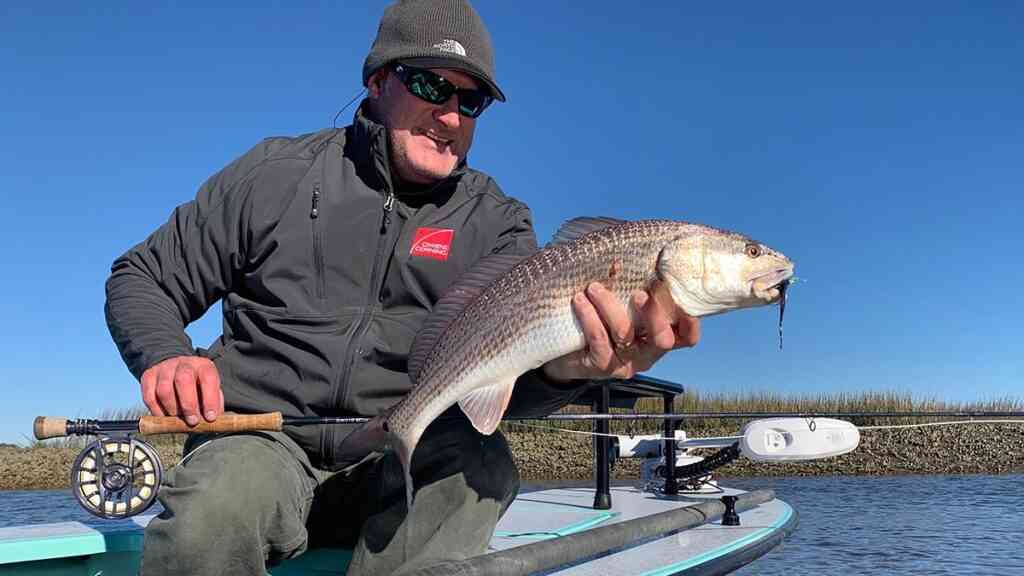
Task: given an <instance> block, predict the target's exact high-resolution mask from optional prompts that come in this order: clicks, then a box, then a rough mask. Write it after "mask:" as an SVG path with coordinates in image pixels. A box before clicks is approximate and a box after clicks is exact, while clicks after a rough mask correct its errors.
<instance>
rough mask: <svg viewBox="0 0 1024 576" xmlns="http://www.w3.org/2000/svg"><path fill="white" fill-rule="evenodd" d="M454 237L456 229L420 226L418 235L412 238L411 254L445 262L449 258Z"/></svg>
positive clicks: (417, 231)
mask: <svg viewBox="0 0 1024 576" xmlns="http://www.w3.org/2000/svg"><path fill="white" fill-rule="evenodd" d="M454 237H455V230H450V229H448V228H420V229H418V230H416V237H415V238H413V240H412V248H411V249H410V250H409V254H410V255H412V256H424V257H427V258H433V259H434V260H441V261H442V262H443V261H445V260H447V259H448V253H449V252H450V251H451V249H452V239H453V238H454Z"/></svg>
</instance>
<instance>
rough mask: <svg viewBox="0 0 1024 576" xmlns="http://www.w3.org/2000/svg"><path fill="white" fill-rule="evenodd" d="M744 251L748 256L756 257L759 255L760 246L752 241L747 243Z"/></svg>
mask: <svg viewBox="0 0 1024 576" xmlns="http://www.w3.org/2000/svg"><path fill="white" fill-rule="evenodd" d="M744 251H745V252H746V253H747V256H750V257H751V258H757V257H758V256H760V255H761V247H760V246H759V245H757V244H754V243H750V244H747V246H746V248H745V249H744Z"/></svg>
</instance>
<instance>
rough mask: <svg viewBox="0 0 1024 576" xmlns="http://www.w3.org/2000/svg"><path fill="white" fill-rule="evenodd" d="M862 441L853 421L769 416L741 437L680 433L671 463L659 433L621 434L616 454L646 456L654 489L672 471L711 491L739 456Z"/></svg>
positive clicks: (813, 451)
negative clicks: (699, 451) (701, 452)
mask: <svg viewBox="0 0 1024 576" xmlns="http://www.w3.org/2000/svg"><path fill="white" fill-rule="evenodd" d="M859 443H860V431H859V430H858V429H857V427H856V426H854V425H853V424H852V423H850V422H847V421H845V420H836V419H832V418H813V417H812V418H808V417H801V418H795V417H791V418H768V419H763V420H755V421H753V422H750V423H748V424H747V425H746V426H744V427H743V430H742V433H741V435H740V436H725V437H718V438H689V439H688V438H687V437H686V433H685V432H684V431H682V430H676V431H675V447H676V449H677V452H676V462H675V466H674V467H669V466H667V465H666V464H667V462H666V455H665V454H664V451H663V446H664V442H662V439H661V437H660V436H658V435H647V436H630V437H627V436H618V437H617V438H615V442H613V443H612V450H613V452H614V454H613V455H614V456H615V457H620V458H623V457H634V458H644V461H643V463H642V464H641V466H640V478H641V480H642V481H644V482H645V486H647V488H648V489H650V490H655V491H656V490H657V489H659V488H660V484H661V483H664V482H665V481H666V480H668V470H669V469H670V468H671V469H672V470H673V478H674V479H675V480H676V482H677V483H678V484H679V485H680V486H682V487H683V490H682V491H683V492H688V493H708V492H714V491H717V489H718V487H717V485H716V484H715V483H714V481H713V480H712V479H711V472H712V471H714V470H716V469H718V468H721V467H722V466H725V465H726V464H729V463H730V462H732V461H734V460H736V459H737V458H739V457H740V456H746V457H747V458H749V459H751V460H754V461H757V462H786V461H799V460H815V459H818V458H828V457H830V456H838V455H840V454H845V453H847V452H850V451H852V450H854V449H855V448H856V447H857V445H858V444H859ZM694 448H719V450H718V451H716V452H715V453H713V454H711V455H710V456H707V457H701V456H695V455H692V454H690V453H689V451H690V450H691V449H694Z"/></svg>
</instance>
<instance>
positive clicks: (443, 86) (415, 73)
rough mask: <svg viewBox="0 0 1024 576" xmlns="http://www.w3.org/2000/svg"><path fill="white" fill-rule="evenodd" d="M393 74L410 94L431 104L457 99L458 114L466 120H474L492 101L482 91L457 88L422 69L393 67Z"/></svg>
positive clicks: (400, 65) (442, 78)
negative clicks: (454, 97)
mask: <svg viewBox="0 0 1024 576" xmlns="http://www.w3.org/2000/svg"><path fill="white" fill-rule="evenodd" d="M394 70H395V74H397V75H398V78H399V80H401V81H402V84H403V85H405V88H406V89H407V90H408V91H409V93H410V94H412V95H413V96H416V97H417V98H419V99H420V100H423V101H425V102H430V103H431V104H444V103H445V102H447V101H448V100H449V99H450V98H451V97H452V96H458V97H459V114H462V115H463V116H466V117H467V118H476V117H477V116H479V115H481V114H483V113H484V110H486V109H487V107H488V106H490V105H491V102H493V101H494V98H492V97H491V96H490V95H489V94H487V93H486V92H484V91H483V90H470V89H468V88H459V87H458V86H456V85H455V84H452V83H451V82H449V81H448V80H445V78H444V77H443V76H440V75H438V74H435V73H433V72H431V71H430V70H426V69H423V68H413V67H411V66H406V65H405V64H397V65H395V67H394Z"/></svg>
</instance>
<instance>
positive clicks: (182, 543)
mask: <svg viewBox="0 0 1024 576" xmlns="http://www.w3.org/2000/svg"><path fill="white" fill-rule="evenodd" d="M225 440H227V439H225ZM239 442H240V441H232V442H231V443H232V444H235V445H234V446H230V447H227V448H225V449H213V450H210V452H209V453H207V454H202V453H197V454H196V457H195V458H194V459H193V460H192V461H191V462H189V463H188V465H186V466H184V467H180V468H178V469H175V470H174V471H173V474H172V475H171V476H170V477H169V478H168V482H167V483H166V485H165V486H164V487H162V488H161V493H160V496H161V501H162V502H163V504H164V507H165V509H166V510H167V513H165V515H163V516H165V518H164V521H162V522H159V523H158V524H157V526H159V528H158V529H159V530H160V531H161V532H162V533H163V535H165V536H167V537H168V538H167V539H166V542H167V544H168V545H170V546H172V547H173V548H175V549H177V550H180V551H182V552H183V553H192V554H194V553H195V551H196V550H211V549H214V548H220V547H224V548H227V549H236V550H237V549H243V548H251V547H258V548H257V549H260V550H268V551H269V552H270V554H271V555H272V556H273V555H278V554H283V555H288V554H289V553H290V552H291V551H293V550H294V549H296V548H299V547H301V546H302V545H303V544H304V542H305V538H306V530H305V517H304V516H305V513H306V512H307V510H308V501H309V499H310V498H311V497H312V492H311V488H308V487H307V486H306V484H305V483H304V482H303V478H302V477H301V476H300V474H299V472H298V468H296V466H295V465H290V463H287V462H285V461H283V460H282V458H281V456H280V455H278V454H275V453H269V452H266V451H264V450H261V449H254V448H253V446H252V444H251V442H250V443H249V445H241V444H239ZM269 449H270V450H275V449H276V448H273V447H270V448H269ZM307 493H308V494H307Z"/></svg>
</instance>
